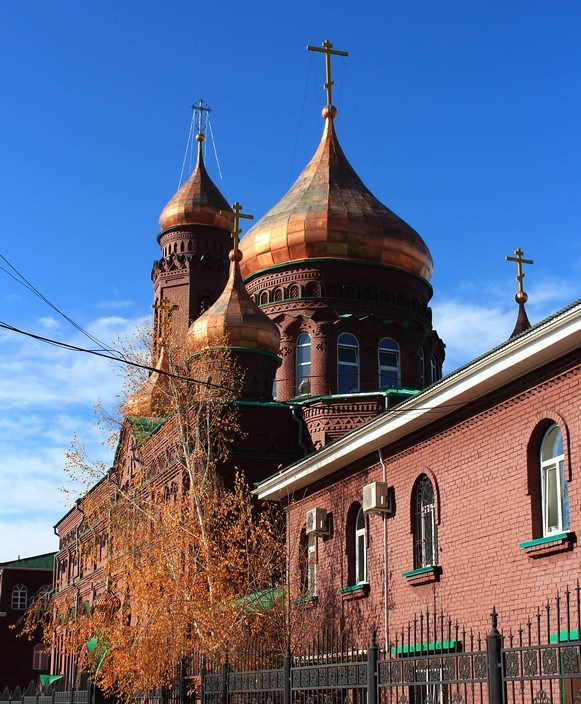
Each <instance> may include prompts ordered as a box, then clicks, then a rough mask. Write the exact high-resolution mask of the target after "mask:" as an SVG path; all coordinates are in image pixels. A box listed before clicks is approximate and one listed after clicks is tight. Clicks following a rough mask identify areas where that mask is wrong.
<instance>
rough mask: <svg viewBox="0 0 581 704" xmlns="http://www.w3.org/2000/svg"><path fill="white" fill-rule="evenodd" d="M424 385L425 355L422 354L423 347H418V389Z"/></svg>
mask: <svg viewBox="0 0 581 704" xmlns="http://www.w3.org/2000/svg"><path fill="white" fill-rule="evenodd" d="M425 385H426V357H425V355H424V348H423V347H420V389H423V388H424V386H425Z"/></svg>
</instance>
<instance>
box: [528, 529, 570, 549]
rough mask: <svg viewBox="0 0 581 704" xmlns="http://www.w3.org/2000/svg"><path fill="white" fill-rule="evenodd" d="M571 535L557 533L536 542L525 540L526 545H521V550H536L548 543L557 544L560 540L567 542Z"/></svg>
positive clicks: (536, 539)
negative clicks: (538, 546) (537, 547)
mask: <svg viewBox="0 0 581 704" xmlns="http://www.w3.org/2000/svg"><path fill="white" fill-rule="evenodd" d="M570 535H571V533H570V532H568V533H555V534H554V535H547V536H546V537H544V538H535V539H534V540H525V542H524V543H519V548H522V549H523V550H526V549H527V548H534V547H536V546H537V545H546V544H547V543H557V542H559V541H560V540H567V539H568V538H569V537H570Z"/></svg>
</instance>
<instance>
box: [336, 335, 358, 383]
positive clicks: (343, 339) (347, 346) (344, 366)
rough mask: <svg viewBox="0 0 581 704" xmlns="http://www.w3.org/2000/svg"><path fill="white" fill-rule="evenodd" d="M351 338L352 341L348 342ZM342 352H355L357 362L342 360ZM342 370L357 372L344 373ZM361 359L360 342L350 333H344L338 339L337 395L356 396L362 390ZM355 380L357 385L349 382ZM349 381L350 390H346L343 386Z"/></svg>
mask: <svg viewBox="0 0 581 704" xmlns="http://www.w3.org/2000/svg"><path fill="white" fill-rule="evenodd" d="M347 338H350V340H353V342H351V341H347ZM341 350H354V351H355V362H349V361H344V360H343V361H342V360H341V359H340V351H341ZM342 370H356V371H355V372H354V371H342ZM360 377H361V357H360V354H359V340H358V339H357V338H356V337H355V335H353V334H351V333H350V332H342V333H341V334H340V335H339V337H338V338H337V393H338V394H356V393H359V391H360V390H361V381H360ZM353 378H354V379H355V384H352V383H351V382H349V380H350V379H353ZM345 381H347V383H348V384H349V388H348V389H347V388H344V387H343V386H342V384H343V383H344V382H345Z"/></svg>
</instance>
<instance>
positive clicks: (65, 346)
mask: <svg viewBox="0 0 581 704" xmlns="http://www.w3.org/2000/svg"><path fill="white" fill-rule="evenodd" d="M0 328H3V329H4V330H9V331H10V332H15V333H18V334H19V335H25V336H26V337H31V338H32V339H33V340H38V341H39V342H45V343H46V344H49V345H54V346H55V347H60V348H61V349H64V350H70V351H72V352H85V353H86V354H92V355H95V356H96V357H103V358H104V359H110V360H112V361H114V362H119V363H121V364H127V365H129V366H131V367H137V368H138V369H145V370H146V371H149V372H157V373H158V374H164V375H165V376H169V377H171V378H173V379H178V380H180V381H187V382H189V383H192V384H201V385H202V386H207V387H211V388H213V389H221V390H222V391H231V392H237V391H238V390H237V389H234V388H233V387H230V386H224V385H223V384H213V383H212V382H211V381H202V380H201V379H195V378H194V377H190V376H183V375H181V374H174V373H173V372H168V371H166V370H164V369H157V367H150V366H149V365H147V364H140V363H139V362H134V361H133V360H131V359H126V358H123V359H121V358H119V357H115V356H114V355H111V354H107V352H105V351H103V350H90V349H87V348H85V347H78V346H77V345H71V344H70V343H68V342H61V341H60V340H53V339H51V338H50V337H43V336H42V335H36V334H35V333H33V332H28V331H27V330H21V329H20V328H17V327H14V325H10V324H9V323H5V322H3V321H1V320H0Z"/></svg>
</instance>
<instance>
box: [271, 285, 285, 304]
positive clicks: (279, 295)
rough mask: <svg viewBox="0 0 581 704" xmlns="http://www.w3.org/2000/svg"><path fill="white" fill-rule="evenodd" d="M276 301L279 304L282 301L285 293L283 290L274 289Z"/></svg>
mask: <svg viewBox="0 0 581 704" xmlns="http://www.w3.org/2000/svg"><path fill="white" fill-rule="evenodd" d="M273 298H274V300H275V301H276V302H277V303H278V301H282V299H283V291H282V288H275V289H274V296H273Z"/></svg>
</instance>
